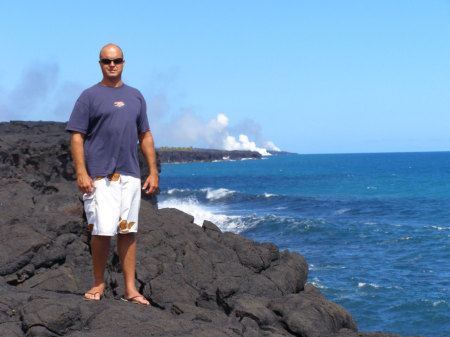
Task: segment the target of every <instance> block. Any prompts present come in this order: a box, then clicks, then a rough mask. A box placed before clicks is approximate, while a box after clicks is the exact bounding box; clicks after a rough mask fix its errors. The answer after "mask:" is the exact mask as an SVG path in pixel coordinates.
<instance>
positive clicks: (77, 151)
mask: <svg viewBox="0 0 450 337" xmlns="http://www.w3.org/2000/svg"><path fill="white" fill-rule="evenodd" d="M83 144H84V134H83V133H80V132H72V139H71V141H70V145H71V147H72V157H73V161H74V162H75V170H76V172H77V183H78V189H79V190H80V191H81V192H83V193H91V192H92V188H95V185H94V182H93V181H92V179H91V177H89V175H88V173H87V170H86V164H85V161H84V146H83Z"/></svg>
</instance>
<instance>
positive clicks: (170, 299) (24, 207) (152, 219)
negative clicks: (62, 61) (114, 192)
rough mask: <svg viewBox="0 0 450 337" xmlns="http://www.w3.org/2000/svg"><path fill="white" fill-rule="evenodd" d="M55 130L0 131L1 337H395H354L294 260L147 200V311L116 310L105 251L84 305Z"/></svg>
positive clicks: (65, 163) (141, 271) (82, 270)
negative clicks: (96, 286) (101, 276)
mask: <svg viewBox="0 0 450 337" xmlns="http://www.w3.org/2000/svg"><path fill="white" fill-rule="evenodd" d="M62 129H63V127H62V126H61V125H60V124H59V123H21V122H19V123H11V124H9V123H1V124H0V174H1V180H0V181H1V183H2V188H1V189H0V207H1V210H2V216H1V218H0V233H1V235H0V336H121V337H122V336H198V337H200V336H205V337H206V336H207V337H210V336H304V337H306V336H308V337H312V336H340V337H343V336H349V337H356V336H359V337H364V336H367V337H376V336H394V335H391V334H382V333H361V332H357V327H356V324H355V321H354V319H353V318H352V316H351V315H350V314H349V313H348V311H347V310H346V309H345V308H343V307H342V306H339V305H337V304H335V303H332V302H329V301H327V300H326V299H325V298H324V297H323V295H322V294H321V293H320V292H319V291H318V290H317V289H316V288H315V287H314V286H313V285H311V284H308V283H307V276H308V265H307V263H306V262H305V260H304V259H303V257H302V256H301V255H299V254H297V253H292V252H288V251H279V249H278V247H276V246H275V245H274V244H272V243H256V242H254V241H252V240H249V239H246V238H244V237H242V236H240V235H236V234H233V233H224V232H222V231H221V230H220V229H219V228H218V227H217V226H216V225H214V224H213V223H211V222H208V221H205V222H204V224H203V226H202V227H200V226H197V225H195V224H194V223H193V217H192V216H190V215H188V214H185V213H183V212H181V211H179V210H176V209H161V210H158V209H157V208H156V207H155V206H154V203H155V199H150V200H144V201H143V202H142V207H141V214H140V220H139V221H140V225H139V230H140V232H139V234H138V252H137V266H136V282H137V286H138V289H139V290H140V291H141V292H142V293H143V294H144V295H145V296H146V298H147V299H148V300H149V301H150V302H151V306H150V307H143V306H139V305H135V304H131V303H126V302H123V301H120V297H121V295H122V292H123V289H124V286H123V278H122V274H121V269H120V264H119V259H118V256H117V254H116V253H115V249H114V247H112V249H111V251H110V254H109V257H108V264H107V270H106V274H105V277H106V289H105V294H104V298H103V299H102V301H99V302H94V301H84V300H83V297H82V294H83V293H84V291H86V290H87V289H89V288H90V286H91V281H92V267H91V261H90V259H91V258H90V246H89V232H88V230H87V224H86V222H85V220H84V219H83V208H82V203H81V201H80V195H79V194H78V193H77V186H76V181H75V172H74V167H73V164H72V160H71V157H70V151H69V137H68V135H66V134H65V133H64V132H63V131H62ZM143 172H144V173H145V170H143ZM113 246H114V245H113Z"/></svg>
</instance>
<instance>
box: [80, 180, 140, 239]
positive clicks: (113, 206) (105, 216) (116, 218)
mask: <svg viewBox="0 0 450 337" xmlns="http://www.w3.org/2000/svg"><path fill="white" fill-rule="evenodd" d="M94 184H95V189H94V190H93V191H92V192H91V193H85V194H83V201H84V211H85V212H86V218H87V222H88V225H89V230H90V231H91V233H92V235H104V236H114V235H116V234H117V233H119V234H127V233H136V232H137V229H138V216H139V207H140V205H141V180H140V179H138V178H135V177H131V176H126V175H121V174H119V173H113V174H110V175H108V176H107V177H99V178H95V179H94Z"/></svg>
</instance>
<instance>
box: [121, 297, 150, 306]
mask: <svg viewBox="0 0 450 337" xmlns="http://www.w3.org/2000/svg"><path fill="white" fill-rule="evenodd" d="M138 297H142V298H144V299H146V298H145V297H144V296H143V295H137V296H133V297H130V298H126V297H125V296H122V297H121V298H120V299H121V300H122V301H125V302H130V303H134V304H139V305H143V306H145V307H147V306H148V304H145V303H141V302H139V301H136V298H138Z"/></svg>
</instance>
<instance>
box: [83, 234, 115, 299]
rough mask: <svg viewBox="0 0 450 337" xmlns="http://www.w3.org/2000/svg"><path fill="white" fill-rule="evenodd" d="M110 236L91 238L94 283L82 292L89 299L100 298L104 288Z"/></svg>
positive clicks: (94, 236)
mask: <svg viewBox="0 0 450 337" xmlns="http://www.w3.org/2000/svg"><path fill="white" fill-rule="evenodd" d="M110 241H111V237H110V236H101V235H93V236H92V238H91V252H92V265H93V267H94V285H93V286H92V288H91V289H90V290H89V291H88V292H86V293H85V294H84V297H86V298H87V299H90V300H97V301H98V300H100V298H101V296H102V295H103V291H104V290H105V282H104V276H105V268H106V259H107V258H108V252H109V244H110Z"/></svg>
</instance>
